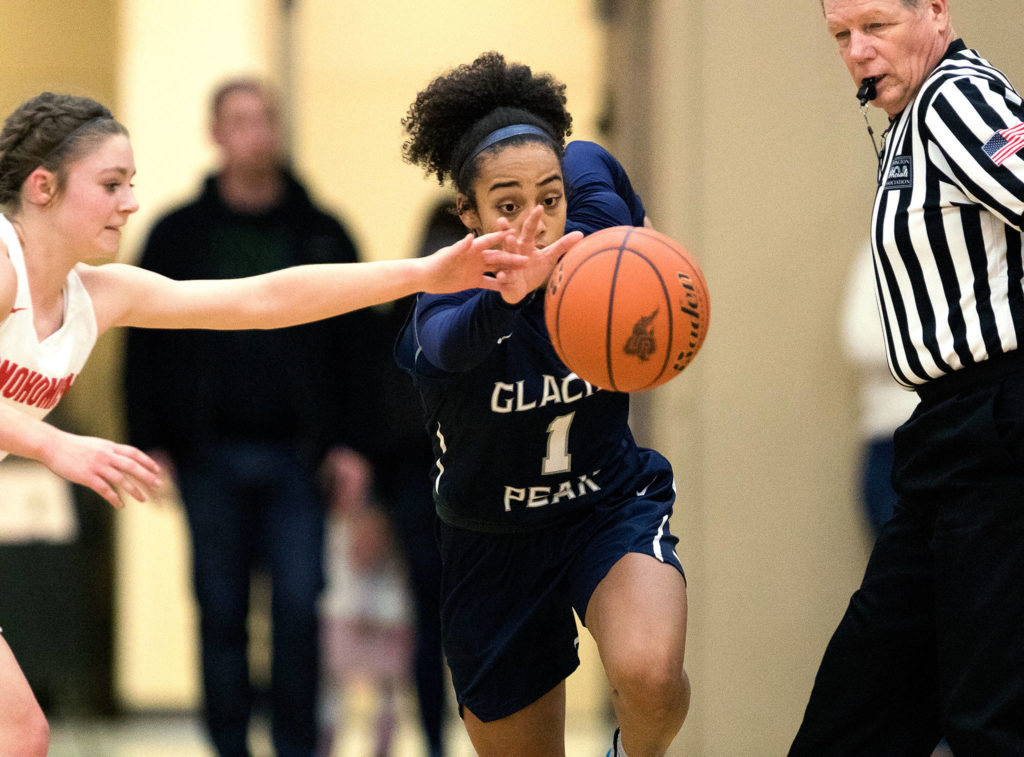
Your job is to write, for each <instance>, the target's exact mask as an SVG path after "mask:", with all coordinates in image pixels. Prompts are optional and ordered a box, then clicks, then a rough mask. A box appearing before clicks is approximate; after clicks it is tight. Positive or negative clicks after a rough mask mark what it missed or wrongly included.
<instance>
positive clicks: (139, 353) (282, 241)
mask: <svg viewBox="0 0 1024 757" xmlns="http://www.w3.org/2000/svg"><path fill="white" fill-rule="evenodd" d="M212 117H213V121H212V132H213V139H214V141H215V143H216V145H217V147H218V148H219V151H220V154H221V158H222V166H221V168H220V170H219V171H218V172H217V173H216V174H214V175H212V176H210V177H208V178H207V179H206V180H205V183H204V184H203V187H202V191H201V193H200V195H199V197H198V198H196V199H195V200H194V201H193V202H191V203H189V204H187V205H185V206H184V207H181V208H179V209H177V210H175V211H173V212H171V213H170V214H169V215H167V216H165V217H164V218H162V219H161V220H159V221H158V222H157V223H156V225H155V226H154V228H153V229H152V232H151V234H150V236H149V239H148V241H147V243H146V246H145V249H144V251H143V253H142V257H141V260H140V261H139V264H140V265H141V266H142V267H143V268H147V269H150V270H153V271H156V272H158V273H161V274H163V275H165V276H168V277H170V278H173V279H185V278H188V279H196V278H199V279H223V278H233V277H239V276H250V275H256V274H261V273H265V272H268V271H273V270H278V269H281V268H286V267H290V266H295V265H300V264H308V263H336V262H355V261H356V260H357V254H356V249H355V246H354V244H353V242H352V239H351V238H350V236H349V235H348V233H347V232H346V230H345V229H344V227H343V226H342V225H341V223H340V222H339V221H338V220H337V219H335V218H334V217H332V216H331V215H329V214H328V213H326V212H324V211H323V210H321V209H320V208H319V207H317V205H316V204H315V203H314V202H313V201H312V200H311V199H310V197H309V194H308V193H307V191H306V189H305V188H304V187H303V186H302V184H301V183H300V182H299V180H298V179H296V178H295V176H294V175H293V174H292V173H291V172H290V171H289V170H288V169H287V168H286V167H285V163H284V160H283V153H282V138H281V137H282V130H281V127H280V121H279V118H278V112H277V105H276V101H275V98H274V95H273V93H272V92H271V90H269V89H268V88H267V86H266V85H264V84H263V83H261V82H258V81H255V80H236V81H231V82H228V83H227V84H225V85H223V86H222V87H221V88H220V89H218V90H217V92H216V94H215V96H214V98H213V112H212ZM368 317H369V311H365V310H364V311H357V312H353V313H348V314H346V315H344V316H340V317H337V318H333V319H329V320H326V321H320V322H317V323H313V324H308V325H303V326H295V327H291V328H287V329H279V330H266V331H263V330H251V331H237V332H214V331H198V330H193V331H159V330H137V329H133V330H132V331H131V332H130V334H129V338H128V346H127V359H126V370H125V374H126V401H127V409H128V422H129V430H130V435H131V439H132V442H133V444H135V445H136V446H138V447H139V448H141V449H144V450H149V451H151V452H152V454H153V455H155V456H156V458H157V459H158V460H160V461H161V462H162V463H163V464H164V465H166V470H167V471H169V472H172V475H173V478H174V480H175V482H176V484H177V486H178V490H179V493H180V496H181V500H182V502H183V504H184V507H185V512H186V514H187V517H188V523H189V528H190V534H191V540H192V550H193V553H192V554H193V580H194V589H195V595H196V599H197V601H198V606H199V611H200V638H201V643H202V682H203V693H204V716H205V722H206V726H207V729H208V731H209V734H210V738H211V740H212V742H213V744H214V745H215V748H216V750H217V753H218V754H219V755H221V756H222V757H247V755H249V751H248V747H247V733H248V725H249V719H250V713H251V710H252V708H253V702H254V693H253V689H252V686H251V684H250V675H249V668H248V639H247V631H246V628H247V617H248V614H249V597H250V579H251V576H252V574H253V571H254V570H265V571H266V572H267V574H268V575H269V579H270V585H271V591H272V600H271V619H272V627H273V631H272V644H273V661H272V666H271V682H270V692H269V709H270V718H271V723H272V725H271V728H272V738H273V742H274V746H275V749H276V752H277V755H278V757H291V755H303V757H309V755H310V754H312V753H313V750H314V748H315V741H316V733H317V726H316V706H317V704H316V703H317V686H318V676H319V653H318V633H317V628H318V622H317V600H318V597H319V594H320V591H321V588H322V585H323V541H324V523H325V510H324V500H323V496H322V492H321V491H320V486H319V481H320V473H321V470H320V469H321V466H322V463H323V461H324V460H325V459H330V460H332V461H334V463H335V464H336V465H346V464H347V465H351V466H355V467H356V469H354V470H350V471H331V477H336V476H342V477H346V478H347V479H348V480H350V481H351V480H353V479H355V480H358V479H359V478H360V475H361V473H360V471H359V470H358V469H357V468H358V466H360V465H361V464H363V462H362V461H363V460H364V458H362V456H361V454H360V453H361V440H360V437H361V434H362V432H363V430H364V429H365V428H366V426H367V419H364V418H361V417H360V413H361V412H362V406H363V404H364V403H361V402H360V395H361V393H363V392H364V391H366V388H365V387H364V386H363V382H364V381H365V380H366V379H367V375H366V373H365V372H364V370H363V365H364V364H363V363H362V362H361V359H360V355H361V353H362V352H363V348H362V346H361V340H362V339H363V338H364V336H365V335H366V333H367V328H366V323H367V318H368ZM339 450H344V451H345V453H346V454H336V453H337V452H338V451H339ZM332 452H333V453H335V454H332Z"/></svg>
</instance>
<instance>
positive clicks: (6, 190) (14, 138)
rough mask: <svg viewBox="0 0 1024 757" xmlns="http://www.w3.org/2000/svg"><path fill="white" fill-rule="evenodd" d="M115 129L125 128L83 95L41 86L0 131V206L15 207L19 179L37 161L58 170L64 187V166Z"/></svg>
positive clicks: (123, 131) (120, 131) (121, 131)
mask: <svg viewBox="0 0 1024 757" xmlns="http://www.w3.org/2000/svg"><path fill="white" fill-rule="evenodd" d="M113 134H124V135H125V136H127V135H128V130H127V129H125V128H124V126H122V125H121V124H120V123H118V122H117V121H116V120H114V117H113V116H112V115H111V113H110V111H109V110H108V109H107V108H106V107H104V106H103V105H101V104H100V103H98V102H96V101H95V100H90V99H89V98H87V97H77V96H75V95H56V94H53V93H52V92H43V93H42V94H39V95H36V96H35V97H33V98H32V99H30V100H27V101H26V102H24V103H22V104H21V105H20V106H19V107H18V108H17V109H16V110H15V111H14V112H13V113H11V115H9V116H8V117H7V120H5V121H4V127H3V130H2V131H0V207H3V208H7V209H9V210H12V211H16V210H18V209H19V207H20V204H21V185H22V184H23V183H24V182H25V179H27V178H28V176H29V174H31V173H32V172H33V171H34V170H35V169H36V168H39V167H40V166H42V167H43V168H46V169H47V170H49V171H53V172H54V173H55V174H56V175H57V187H58V191H61V190H63V188H64V184H65V180H66V178H67V177H66V170H65V169H66V168H67V166H68V165H69V164H70V163H73V162H74V161H75V160H76V159H78V158H79V157H81V156H82V155H83V154H84V153H85V151H86V149H87V147H89V146H91V145H94V144H95V143H97V142H98V141H100V139H101V138H105V137H108V136H110V135H113Z"/></svg>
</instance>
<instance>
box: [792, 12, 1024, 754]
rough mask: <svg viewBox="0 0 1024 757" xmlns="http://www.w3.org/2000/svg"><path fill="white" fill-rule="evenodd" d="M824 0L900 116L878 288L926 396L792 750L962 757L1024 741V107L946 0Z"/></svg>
mask: <svg viewBox="0 0 1024 757" xmlns="http://www.w3.org/2000/svg"><path fill="white" fill-rule="evenodd" d="M822 9H823V11H824V15H825V20H826V22H827V25H828V30H829V33H830V34H831V35H832V36H833V38H834V39H835V40H836V42H837V43H838V46H839V53H840V56H841V57H842V59H843V62H844V63H845V64H846V66H847V68H848V69H849V71H850V73H851V74H852V76H853V79H854V81H855V82H856V84H857V85H858V86H860V85H865V86H864V88H863V89H862V90H861V95H862V96H864V97H866V98H868V99H871V98H872V97H874V104H875V105H877V106H878V107H880V108H882V109H883V110H884V111H885V112H886V113H888V115H889V119H890V126H889V129H888V130H887V133H886V135H885V138H884V147H883V148H882V155H881V158H880V166H879V173H878V177H879V178H878V189H877V192H876V195H875V204H874V211H873V214H872V228H871V237H872V243H873V248H874V264H875V282H876V291H877V294H878V300H879V311H880V314H881V317H882V322H883V326H884V332H885V342H886V349H887V352H888V357H889V365H890V368H891V370H892V373H893V375H894V377H895V378H896V380H897V381H898V382H900V383H901V384H903V385H905V386H906V387H908V388H909V389H913V390H915V391H917V393H918V394H919V396H920V398H921V402H920V404H919V406H918V408H917V409H916V410H915V411H914V413H913V415H912V416H911V418H910V420H909V421H907V422H906V423H905V424H904V425H903V426H901V427H900V428H899V429H898V430H897V431H896V434H895V445H896V459H895V465H894V471H893V484H894V486H895V488H896V491H897V493H898V495H899V503H898V505H897V507H896V512H895V515H894V517H893V519H892V520H891V521H890V522H889V523H888V524H887V525H886V527H885V528H884V529H883V530H882V532H881V534H880V535H879V537H878V541H877V543H876V545H875V548H874V550H873V552H872V554H871V559H870V561H869V563H868V566H867V571H866V573H865V576H864V580H863V583H862V584H861V587H860V589H859V590H858V591H857V592H856V593H855V594H854V595H853V598H852V599H851V601H850V605H849V608H848V609H847V611H846V614H845V616H844V617H843V619H842V621H841V622H840V624H839V627H838V629H837V630H836V632H835V634H834V635H833V637H832V640H831V642H830V643H829V645H828V648H827V649H826V651H825V656H824V659H823V660H822V663H821V667H820V668H819V670H818V675H817V678H816V680H815V684H814V688H813V691H812V692H811V696H810V702H809V704H808V706H807V711H806V713H805V715H804V720H803V723H802V725H801V727H800V730H799V732H798V733H797V736H796V740H795V741H794V743H793V746H792V748H791V750H790V755H791V756H793V757H796V756H799V757H803V756H805V755H806V756H808V757H810V756H813V757H828V756H829V755H871V757H879V756H884V755H928V754H930V753H931V752H932V750H933V749H934V748H935V746H936V743H937V742H938V741H939V740H940V738H941V737H943V736H945V737H946V739H947V740H948V743H949V746H950V748H951V749H952V750H953V752H954V754H956V755H957V756H958V757H961V756H966V757H971V756H973V755H983V756H985V757H988V756H990V755H998V756H1001V755H1024V351H1019V347H1021V343H1022V341H1024V271H1022V249H1021V248H1022V226H1024V222H1022V216H1024V123H1022V122H1024V107H1022V103H1021V97H1020V96H1019V95H1018V94H1017V93H1016V92H1015V91H1014V89H1013V87H1012V86H1011V85H1010V83H1009V82H1008V81H1007V79H1006V77H1005V76H1004V75H1003V74H1002V73H1000V72H999V71H998V70H996V69H995V68H993V67H992V66H991V65H990V64H989V63H988V62H987V61H985V60H984V59H983V58H981V57H980V56H979V55H978V53H976V52H975V51H973V50H969V49H968V48H967V47H966V46H965V45H964V43H963V42H962V41H961V40H959V39H957V37H956V33H955V31H954V30H953V27H952V24H951V21H950V17H949V10H948V7H947V0H823V2H822ZM865 79H867V80H868V81H867V82H865V81H864V80H865ZM872 90H873V91H872Z"/></svg>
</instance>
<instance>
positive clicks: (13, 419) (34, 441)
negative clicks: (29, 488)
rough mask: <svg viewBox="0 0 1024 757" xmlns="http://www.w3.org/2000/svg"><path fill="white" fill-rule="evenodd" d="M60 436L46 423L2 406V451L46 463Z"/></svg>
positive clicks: (0, 423) (0, 429)
mask: <svg viewBox="0 0 1024 757" xmlns="http://www.w3.org/2000/svg"><path fill="white" fill-rule="evenodd" d="M59 434H60V431H58V430H57V429H56V428H54V427H53V426H51V425H50V424H49V423H46V422H45V421H41V420H38V419H36V418H32V417H31V416H28V415H25V414H24V413H19V412H18V411H17V410H15V409H14V408H12V407H8V406H7V405H0V451H3V452H7V453H10V454H12V455H18V456H19V457H25V458H28V459H30V460H38V461H39V462H42V463H46V462H47V457H48V455H49V452H50V450H52V448H53V445H54V444H55V443H56V439H57V437H58V436H59Z"/></svg>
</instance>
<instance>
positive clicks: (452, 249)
mask: <svg viewBox="0 0 1024 757" xmlns="http://www.w3.org/2000/svg"><path fill="white" fill-rule="evenodd" d="M507 233H508V232H507V230H505V229H503V230H500V231H493V232H491V233H490V234H481V235H480V236H478V237H475V236H473V235H472V234H467V235H466V236H464V237H463V238H462V239H460V240H459V241H458V242H456V243H455V244H452V245H449V246H448V247H442V248H441V249H440V250H438V251H437V252H435V253H433V254H432V255H428V256H427V257H425V258H422V259H421V262H422V264H423V265H424V266H426V267H427V275H426V279H427V280H426V283H425V285H424V287H423V291H425V292H431V293H434V294H444V293H445V292H461V291H464V290H466V289H497V288H498V287H497V285H496V284H495V280H494V278H493V277H492V276H488V275H487V274H495V273H499V272H501V271H505V270H510V269H516V268H522V267H524V266H526V265H528V261H527V259H526V258H524V257H523V256H522V255H520V254H517V253H516V252H507V251H505V250H503V249H500V245H501V244H502V242H503V240H504V238H505V235H506V234H507Z"/></svg>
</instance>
